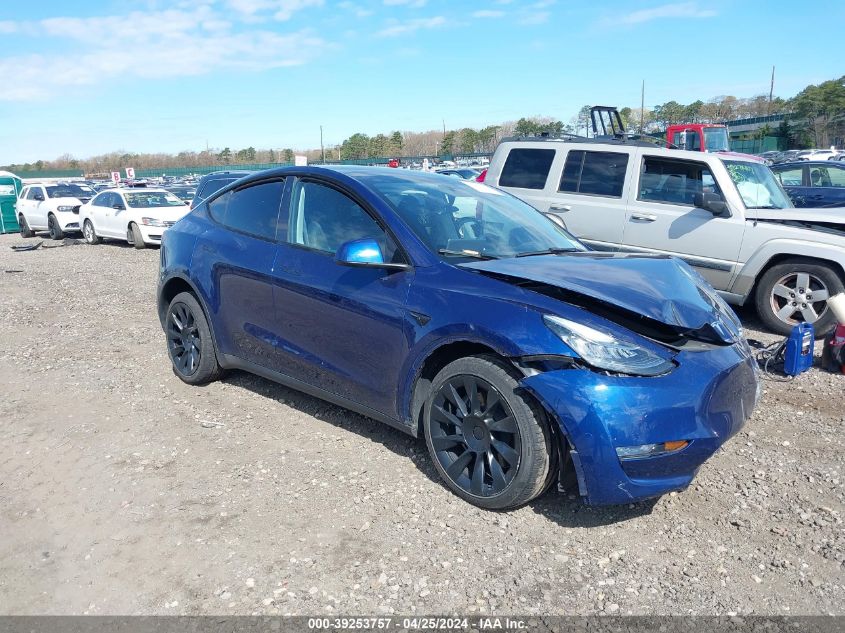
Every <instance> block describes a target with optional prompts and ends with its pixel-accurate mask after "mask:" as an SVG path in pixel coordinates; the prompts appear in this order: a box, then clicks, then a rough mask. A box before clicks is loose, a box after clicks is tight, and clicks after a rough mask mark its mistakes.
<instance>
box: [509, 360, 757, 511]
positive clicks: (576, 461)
mask: <svg viewBox="0 0 845 633" xmlns="http://www.w3.org/2000/svg"><path fill="white" fill-rule="evenodd" d="M675 360H676V361H677V362H678V367H677V368H676V369H675V370H674V371H672V372H670V373H668V374H665V375H663V376H658V377H651V378H644V377H634V376H620V375H607V374H602V373H597V372H595V371H592V370H589V369H583V368H571V369H557V370H553V371H545V372H540V373H535V374H534V375H531V376H528V377H526V378H524V379H523V380H522V381H521V383H520V384H521V385H522V386H523V387H524V388H525V389H527V390H528V391H529V392H531V393H532V394H533V395H534V396H535V397H536V398H537V399H538V400H539V401H540V403H541V404H542V405H543V406H544V407H545V409H546V411H547V412H548V413H549V414H550V416H551V417H552V418H553V419H554V420H556V421H557V423H558V425H559V426H560V430H561V433H562V434H563V435H564V436H565V437H566V439H567V440H568V441H569V443H570V445H571V447H572V451H571V457H572V461H573V465H574V467H575V470H576V473H577V475H578V484H579V488H580V492H581V494H582V495H583V496H584V498H585V500H586V502H587V503H589V504H593V505H607V504H620V503H628V502H631V501H636V500H639V499H645V498H649V497H656V496H660V495H663V494H666V493H668V492H671V491H675V490H683V489H684V488H686V487H687V486H688V485H689V484H690V482H691V481H692V479H693V477H694V476H695V474H696V472H697V471H698V468H699V467H700V466H701V464H703V463H704V462H705V461H706V460H707V459H708V458H709V457H710V456H711V455H712V454H713V453H715V452H716V450H717V449H718V448H719V447H720V446H721V445H722V444H724V443H725V442H726V441H727V440H728V439H729V438H730V437H732V436H733V435H734V434H735V433H737V431H739V429H740V428H741V427H742V426H743V424H744V423H745V421H746V420H747V419H748V417H749V416H750V415H751V413H752V411H753V409H754V406H755V404H756V402H757V398H758V376H757V366H756V363H755V361H754V359H753V358H752V356H751V352H750V349H749V348H748V346H747V345H746V344H745V343H737V344H735V345H732V346H726V347H712V348H710V349H708V350H707V351H695V352H680V353H679V354H678V355H677V356H676V357H675ZM677 441H686V442H688V444H686V445H685V446H684V447H683V448H682V449H680V450H677V451H673V452H668V453H665V454H662V455H658V456H652V457H641V458H637V459H620V457H619V456H618V455H617V450H616V449H617V448H622V449H626V448H629V447H637V446H642V445H647V444H662V443H664V442H677ZM623 452H624V450H623Z"/></svg>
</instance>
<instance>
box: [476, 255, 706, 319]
mask: <svg viewBox="0 0 845 633" xmlns="http://www.w3.org/2000/svg"><path fill="white" fill-rule="evenodd" d="M460 267H462V268H468V269H472V270H476V271H479V272H481V273H485V274H488V275H492V276H498V277H505V278H509V279H512V280H528V281H532V282H537V283H541V284H546V285H550V286H554V287H557V288H562V289H563V290H566V291H568V292H570V293H577V294H578V295H581V296H583V297H589V298H590V299H594V300H596V301H598V302H601V303H604V304H609V305H612V306H615V307H617V308H621V309H623V310H625V311H627V312H629V313H631V314H634V315H639V316H644V317H647V318H649V319H652V320H653V321H657V322H659V323H661V324H663V325H668V326H671V327H673V328H678V329H680V330H685V331H692V330H700V329H702V328H705V327H706V326H708V325H711V324H713V323H714V322H715V321H719V320H720V319H719V314H718V312H717V308H716V305H715V304H714V302H716V300H715V299H714V297H715V295H714V291H713V290H712V289H708V288H707V287H706V282H705V281H704V280H703V279H702V278H701V277H700V276H699V275H698V274H697V273H695V272H694V271H693V270H692V269H691V268H689V266H687V264H685V263H684V262H682V261H681V260H678V259H674V258H672V257H667V256H660V255H643V254H628V253H572V254H565V255H541V256H533V257H512V258H507V259H496V260H489V261H479V262H468V263H464V264H460Z"/></svg>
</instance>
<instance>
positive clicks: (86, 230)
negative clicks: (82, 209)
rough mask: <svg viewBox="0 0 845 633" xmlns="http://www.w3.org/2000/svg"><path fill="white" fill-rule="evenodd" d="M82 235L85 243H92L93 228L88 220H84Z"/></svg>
mask: <svg viewBox="0 0 845 633" xmlns="http://www.w3.org/2000/svg"><path fill="white" fill-rule="evenodd" d="M82 233H83V235H84V237H85V241H86V242H88V243H89V244H93V243H94V227H93V226H92V225H91V221H90V220H85V224H84V225H83V227H82Z"/></svg>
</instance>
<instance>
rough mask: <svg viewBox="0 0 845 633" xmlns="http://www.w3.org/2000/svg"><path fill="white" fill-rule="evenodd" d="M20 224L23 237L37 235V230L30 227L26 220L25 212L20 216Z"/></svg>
mask: <svg viewBox="0 0 845 633" xmlns="http://www.w3.org/2000/svg"><path fill="white" fill-rule="evenodd" d="M18 226H20V229H21V237H35V231H33V230H32V229H31V228H29V224H28V223H27V221H26V218H25V217H23V214H20V215H19V216H18Z"/></svg>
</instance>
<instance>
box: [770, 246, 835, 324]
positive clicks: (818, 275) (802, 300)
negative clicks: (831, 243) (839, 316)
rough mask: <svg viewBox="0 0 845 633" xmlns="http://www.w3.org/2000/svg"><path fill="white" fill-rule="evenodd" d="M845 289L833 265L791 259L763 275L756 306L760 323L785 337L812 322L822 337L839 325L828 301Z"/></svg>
mask: <svg viewBox="0 0 845 633" xmlns="http://www.w3.org/2000/svg"><path fill="white" fill-rule="evenodd" d="M843 289H845V285H843V283H842V278H841V277H840V274H839V272H838V271H837V270H836V269H835V268H834V267H833V266H831V265H829V264H823V263H818V262H815V261H812V260H806V259H799V258H796V259H788V260H786V261H784V262H782V263H780V264H777V265H775V266H772V267H771V268H769V270H767V271H766V272H765V273H764V274H763V276H762V277H761V278H760V280H759V281H758V282H757V291H756V293H755V297H754V303H755V307H756V308H757V314H758V315H759V316H760V320H761V321H763V323H764V324H765V326H766V327H767V328H768V329H769V330H771V331H772V332H775V333H777V334H782V335H784V336H785V335H787V334H789V332H790V331H791V330H792V328H793V327H794V326H795V325H797V324H798V323H802V322H809V323H812V324H813V327H814V329H815V334H816V338H820V337H822V336H824V335H825V334H827V333H828V332H830V331H831V330H832V329H833V327H834V326H835V325H836V317H834V316H833V312H831V310H830V308H828V307H827V298H828V297H832V296H833V295H835V294H838V293H840V292H842V291H843Z"/></svg>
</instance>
